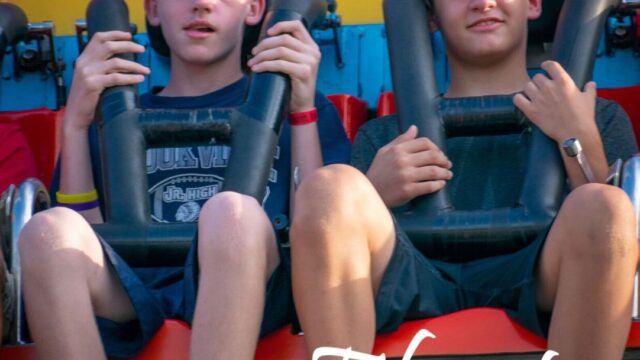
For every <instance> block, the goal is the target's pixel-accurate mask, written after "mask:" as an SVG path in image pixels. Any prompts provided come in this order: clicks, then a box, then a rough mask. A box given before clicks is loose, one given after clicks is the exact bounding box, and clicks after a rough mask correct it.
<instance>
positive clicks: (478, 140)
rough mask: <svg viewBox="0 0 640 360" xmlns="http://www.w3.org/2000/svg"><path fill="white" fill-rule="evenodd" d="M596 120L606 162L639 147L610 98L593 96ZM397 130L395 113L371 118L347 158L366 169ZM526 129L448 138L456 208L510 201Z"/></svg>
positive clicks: (521, 166) (519, 176) (519, 177)
mask: <svg viewBox="0 0 640 360" xmlns="http://www.w3.org/2000/svg"><path fill="white" fill-rule="evenodd" d="M596 122H597V125H598V129H599V130H600V134H601V137H602V142H603V144H604V149H605V153H606V157H607V161H608V162H609V164H611V163H613V162H614V161H615V160H616V159H618V158H620V159H623V160H626V159H628V158H629V157H630V156H632V155H633V154H635V153H636V152H637V151H638V148H637V145H636V140H635V137H634V135H633V129H632V127H631V124H630V122H629V118H628V116H627V114H626V113H625V112H624V110H623V109H622V108H621V107H620V106H619V105H618V104H617V103H615V102H612V101H607V100H603V99H598V101H597V104H596ZM398 135H399V131H398V124H397V121H396V117H395V116H393V115H392V116H387V117H383V118H379V119H374V120H371V121H369V122H368V123H366V124H365V125H363V126H362V128H361V129H360V131H359V132H358V135H357V136H356V139H355V142H354V145H353V149H352V153H351V163H352V164H353V166H355V167H356V168H358V169H359V170H360V171H362V172H364V173H366V172H367V170H368V169H369V166H370V165H371V162H372V161H373V158H374V157H375V155H376V152H377V151H378V149H380V148H381V147H382V146H384V145H386V144H387V143H389V142H390V141H391V140H393V139H395V138H396V137H397V136H398ZM529 135H530V130H525V131H524V132H523V133H521V134H515V135H500V136H483V137H480V136H477V137H459V138H451V139H448V140H447V142H446V150H445V152H446V154H447V156H448V157H449V160H451V162H452V163H453V169H452V171H453V174H454V176H453V179H452V180H451V181H450V183H449V186H448V187H447V188H448V189H449V192H450V195H451V201H452V203H453V206H454V207H455V208H456V209H458V210H478V209H493V208H500V207H511V206H512V205H513V204H514V203H515V201H516V200H517V199H518V195H519V193H520V188H521V184H522V182H523V177H524V170H525V165H526V161H527V155H528V148H529V147H528V144H529V140H530V136H529Z"/></svg>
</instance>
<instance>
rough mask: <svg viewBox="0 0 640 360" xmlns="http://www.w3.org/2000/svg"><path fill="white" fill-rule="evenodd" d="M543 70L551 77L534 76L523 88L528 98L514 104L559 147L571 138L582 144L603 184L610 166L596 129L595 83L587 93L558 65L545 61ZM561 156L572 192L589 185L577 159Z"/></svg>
mask: <svg viewBox="0 0 640 360" xmlns="http://www.w3.org/2000/svg"><path fill="white" fill-rule="evenodd" d="M541 67H542V69H543V70H545V71H546V72H547V74H549V77H547V76H545V75H542V74H538V75H536V76H534V78H533V79H532V80H531V81H529V83H527V85H526V86H525V88H524V95H526V97H525V96H524V95H523V94H517V95H516V96H515V97H514V99H513V101H514V104H515V105H516V106H517V107H518V108H520V110H522V111H523V112H524V113H525V115H527V117H528V118H529V119H530V120H531V121H532V122H533V123H534V124H535V125H536V126H538V127H539V128H540V130H542V131H543V132H544V133H545V134H546V135H547V136H549V137H550V138H551V139H553V140H554V141H555V142H556V143H558V146H561V145H562V142H563V141H564V140H566V139H567V138H570V137H575V138H577V139H578V140H580V142H581V143H582V148H583V151H584V154H585V156H586V158H587V159H588V161H589V165H590V166H591V169H592V170H593V174H594V178H595V180H596V182H599V183H604V181H605V179H606V176H607V172H608V168H609V165H608V164H607V160H606V157H605V153H604V147H603V145H602V139H601V137H600V132H599V131H598V126H597V125H596V119H595V109H596V85H595V83H593V82H589V83H587V84H586V85H585V89H584V91H580V89H578V88H577V87H576V85H575V83H574V82H573V80H572V79H571V77H570V76H569V75H568V74H567V72H566V71H565V70H564V69H563V68H562V66H560V64H558V63H557V62H554V61H546V62H544V63H543V64H542V66H541ZM561 153H562V159H563V162H564V165H565V169H566V170H567V176H568V178H569V182H570V184H571V188H572V189H575V188H576V187H578V186H580V185H582V184H584V183H586V181H587V180H586V179H585V177H584V175H583V174H582V171H581V170H580V167H579V166H578V164H577V162H576V161H575V159H572V158H570V157H568V156H567V155H566V154H565V153H564V151H561Z"/></svg>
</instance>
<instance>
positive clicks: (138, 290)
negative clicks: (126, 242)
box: [96, 234, 295, 358]
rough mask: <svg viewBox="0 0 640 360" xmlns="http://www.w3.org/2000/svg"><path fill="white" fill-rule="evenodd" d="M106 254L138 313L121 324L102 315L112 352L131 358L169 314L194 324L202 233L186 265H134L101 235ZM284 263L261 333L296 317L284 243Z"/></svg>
mask: <svg viewBox="0 0 640 360" xmlns="http://www.w3.org/2000/svg"><path fill="white" fill-rule="evenodd" d="M100 242H101V243H102V248H103V249H104V253H105V257H106V259H107V260H108V261H109V262H110V263H111V265H112V266H113V269H114V270H115V272H116V274H117V276H118V277H119V279H120V281H121V283H122V286H123V287H124V289H125V291H126V293H127V295H128V296H129V299H130V300H131V303H132V304H133V307H134V308H135V311H136V314H137V316H138V318H137V319H136V320H132V321H130V322H128V323H117V322H114V321H112V320H108V319H104V318H100V317H97V318H96V319H97V323H98V328H99V330H100V336H101V338H102V343H103V345H104V347H105V351H106V352H107V355H108V356H110V357H118V358H128V357H132V356H135V355H136V354H138V353H139V352H140V351H142V349H143V348H144V346H145V345H146V344H147V343H148V342H149V340H150V339H151V338H152V337H153V335H154V334H155V333H156V332H157V331H158V329H159V328H160V327H161V326H162V324H163V323H164V321H165V320H166V319H177V320H184V321H186V322H188V323H189V324H191V321H192V319H193V313H194V310H195V304H196V296H197V284H198V274H199V268H198V257H197V254H196V249H197V234H196V236H195V239H194V241H193V243H192V245H191V249H190V251H189V255H188V256H187V260H186V263H185V266H184V267H172V268H135V269H133V268H130V267H129V266H128V265H127V264H126V263H125V261H124V260H123V259H122V258H121V257H120V256H119V255H118V254H116V252H115V251H114V250H113V248H111V246H110V245H109V244H108V243H107V242H106V241H104V240H103V239H100ZM278 243H279V244H278V249H279V252H280V264H279V265H278V267H277V268H276V270H275V271H274V272H273V274H271V277H270V278H269V280H268V283H267V289H266V299H265V308H264V317H263V319H262V325H261V328H260V336H262V335H265V334H267V333H269V332H271V331H274V330H276V329H278V328H280V327H282V326H283V325H285V324H288V323H290V322H291V321H292V319H293V317H294V314H295V311H294V306H293V296H292V293H291V271H290V269H291V268H290V254H289V252H288V248H283V247H282V246H280V241H279V240H278Z"/></svg>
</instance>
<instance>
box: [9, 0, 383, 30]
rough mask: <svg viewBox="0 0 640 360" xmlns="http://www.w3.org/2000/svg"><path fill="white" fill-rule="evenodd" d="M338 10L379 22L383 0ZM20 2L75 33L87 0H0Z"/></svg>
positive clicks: (354, 20) (140, 18)
mask: <svg viewBox="0 0 640 360" xmlns="http://www.w3.org/2000/svg"><path fill="white" fill-rule="evenodd" d="M125 1H126V3H127V5H129V13H130V17H131V20H132V21H133V22H135V23H136V24H138V27H139V29H140V31H143V30H144V26H143V25H142V24H144V9H143V0H125ZM337 1H338V13H339V14H340V15H341V16H342V21H343V23H344V24H345V25H350V24H378V23H381V22H382V0H337ZM0 2H10V3H13V4H16V5H18V6H20V7H21V8H22V9H23V10H24V11H25V13H26V14H27V17H28V18H29V21H33V22H37V21H45V20H51V21H53V22H54V23H55V26H56V35H72V34H75V22H76V20H77V19H84V18H85V10H86V8H87V5H88V4H89V0H10V1H7V0H0Z"/></svg>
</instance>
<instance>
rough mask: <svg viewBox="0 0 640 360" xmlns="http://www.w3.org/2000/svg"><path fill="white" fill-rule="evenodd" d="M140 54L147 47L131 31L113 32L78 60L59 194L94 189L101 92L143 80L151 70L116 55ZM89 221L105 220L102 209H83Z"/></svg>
mask: <svg viewBox="0 0 640 360" xmlns="http://www.w3.org/2000/svg"><path fill="white" fill-rule="evenodd" d="M127 52H133V53H141V52H144V47H142V46H141V45H138V44H136V43H134V42H132V41H131V34H129V33H126V32H120V31H112V32H106V33H98V34H96V35H95V36H94V37H93V38H92V39H91V41H90V42H89V44H88V45H87V47H86V48H85V50H84V51H83V53H82V55H81V56H80V57H79V58H78V60H77V61H76V68H75V72H74V78H73V84H72V86H71V91H70V94H69V101H68V105H67V109H66V111H65V116H64V120H63V131H62V136H63V140H62V149H61V153H60V163H61V170H60V193H63V194H82V193H88V192H90V191H92V190H93V189H94V188H95V183H94V179H93V175H92V171H91V166H92V165H91V158H90V152H89V136H88V132H89V127H90V125H91V123H92V122H93V117H94V114H95V111H96V107H97V104H98V100H99V98H100V94H101V93H102V91H103V90H104V89H105V88H107V87H111V86H118V85H133V84H138V83H140V82H142V81H144V76H143V75H146V74H149V69H148V68H146V67H144V66H142V65H139V64H137V63H134V62H130V61H127V60H122V59H119V58H113V56H114V55H115V54H121V53H127ZM80 214H81V215H83V216H84V217H85V218H86V219H87V221H88V222H90V223H100V222H102V214H101V213H100V210H99V208H97V207H96V208H93V209H89V210H85V211H80Z"/></svg>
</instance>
